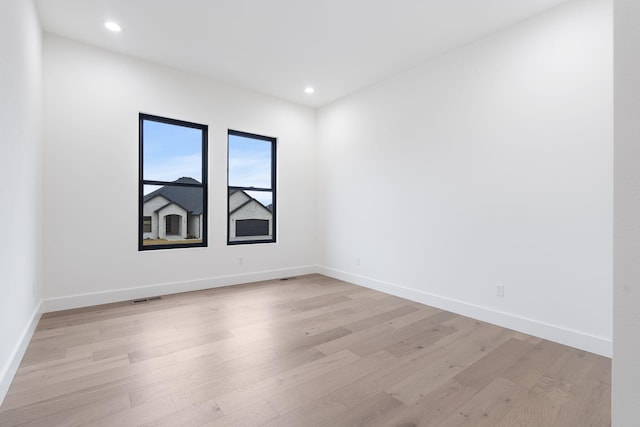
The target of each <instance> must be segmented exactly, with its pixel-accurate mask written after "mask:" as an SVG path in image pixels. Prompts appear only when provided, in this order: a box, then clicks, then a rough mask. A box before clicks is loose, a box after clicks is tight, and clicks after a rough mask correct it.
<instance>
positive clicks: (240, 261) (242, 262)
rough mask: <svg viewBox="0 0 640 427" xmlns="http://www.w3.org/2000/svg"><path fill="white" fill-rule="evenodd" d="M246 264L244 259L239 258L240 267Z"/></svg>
mask: <svg viewBox="0 0 640 427" xmlns="http://www.w3.org/2000/svg"><path fill="white" fill-rule="evenodd" d="M242 264H244V258H242V257H240V258H238V265H242Z"/></svg>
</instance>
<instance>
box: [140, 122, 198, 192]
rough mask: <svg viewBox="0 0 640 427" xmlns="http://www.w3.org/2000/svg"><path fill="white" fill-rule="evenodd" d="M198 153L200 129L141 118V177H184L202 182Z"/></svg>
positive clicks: (163, 178)
mask: <svg viewBox="0 0 640 427" xmlns="http://www.w3.org/2000/svg"><path fill="white" fill-rule="evenodd" d="M178 142H179V143H178ZM201 153H202V132H201V131H200V130H199V129H194V128H188V127H184V126H175V125H171V124H167V123H159V122H154V121H150V120H145V121H144V179H148V180H155V181H175V180H176V179H178V178H181V177H183V176H186V177H191V178H193V179H196V180H198V181H202V156H201Z"/></svg>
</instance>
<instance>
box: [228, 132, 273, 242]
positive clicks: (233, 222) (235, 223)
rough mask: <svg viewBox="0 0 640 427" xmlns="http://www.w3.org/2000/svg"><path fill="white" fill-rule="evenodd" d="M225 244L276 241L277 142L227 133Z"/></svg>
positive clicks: (256, 136) (237, 133) (255, 136)
mask: <svg viewBox="0 0 640 427" xmlns="http://www.w3.org/2000/svg"><path fill="white" fill-rule="evenodd" d="M228 155H229V162H228V168H229V176H228V185H229V201H228V205H229V211H228V230H227V232H228V239H227V241H228V243H229V244H239V243H264V242H275V241H276V225H275V224H276V222H275V217H276V203H275V199H276V198H275V188H276V186H275V176H276V167H275V166H276V139H275V138H270V137H266V136H260V135H254V134H250V133H246V132H238V131H234V130H229V135H228Z"/></svg>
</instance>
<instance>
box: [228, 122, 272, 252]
mask: <svg viewBox="0 0 640 427" xmlns="http://www.w3.org/2000/svg"><path fill="white" fill-rule="evenodd" d="M231 135H234V136H239V137H243V138H250V139H257V140H261V141H266V142H269V143H271V188H263V187H238V186H231V185H229V137H230V136H231ZM277 142H278V139H277V138H275V137H271V136H265V135H258V134H255V133H249V132H243V131H238V130H233V129H228V131H227V245H229V246H231V245H250V244H257V243H276V241H277V233H276V222H277V221H276V218H277V216H276V205H277V202H276V201H277V197H276V166H277V155H276V154H277ZM233 190H241V191H264V192H270V193H271V209H270V211H271V238H270V239H252V240H231V212H230V210H229V199H230V197H231V193H232V191H233Z"/></svg>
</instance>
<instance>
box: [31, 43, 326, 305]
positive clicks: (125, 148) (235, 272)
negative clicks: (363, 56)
mask: <svg viewBox="0 0 640 427" xmlns="http://www.w3.org/2000/svg"><path fill="white" fill-rule="evenodd" d="M204 54H215V52H208V53H204ZM139 112H144V113H149V114H155V115H159V116H165V117H170V118H175V119H181V120H187V121H192V122H196V123H204V124H208V125H209V247H208V248H188V249H175V250H159V251H146V252H138V249H137V232H138V231H137V230H138V229H137V227H138V224H137V215H138V193H137V180H138V113H139ZM44 116H45V124H44V126H45V127H44V131H45V149H44V153H45V156H46V161H45V165H44V241H45V245H46V258H45V260H44V277H45V278H46V281H45V288H44V294H45V297H46V298H47V301H45V308H46V309H47V310H55V309H60V308H66V307H73V306H80V305H87V304H95V303H99V302H106V301H110V300H121V299H126V298H133V297H141V296H144V295H149V294H152V295H153V294H158V293H167V292H177V291H182V290H191V289H200V288H208V287H211V286H217V285H222V284H232V283H240V282H246V281H251V280H257V279H263V278H269V277H281V276H289V275H294V274H301V273H305V272H311V271H313V265H314V262H315V229H314V227H313V226H312V224H314V223H315V208H314V206H315V195H314V192H313V189H314V188H315V159H314V150H315V148H314V147H315V144H316V141H315V132H316V128H315V126H316V122H315V110H313V109H311V108H307V107H301V106H297V105H294V104H291V103H287V102H283V101H279V100H276V99H273V98H269V97H265V96H262V95H258V94H255V93H252V92H248V91H244V90H240V89H234V88H231V87H228V86H224V85H219V84H216V83H215V82H213V81H211V80H208V79H205V78H201V77H198V76H195V75H192V74H187V73H184V72H181V71H177V70H174V69H170V68H166V67H162V66H158V65H155V64H152V63H149V62H144V61H141V60H136V59H132V58H129V57H126V56H122V55H119V54H115V53H112V52H109V51H105V50H101V49H98V48H93V47H89V46H86V45H82V44H78V43H75V42H72V41H69V40H66V39H63V38H59V37H55V36H50V35H45V38H44ZM229 128H231V129H235V130H240V131H245V132H251V133H256V134H261V135H266V136H273V137H277V138H278V171H277V173H278V181H277V182H278V218H277V221H278V242H277V243H275V244H260V245H247V246H244V245H243V246H231V247H228V246H227V245H226V238H227V232H226V218H227V211H226V204H227V203H226V194H227V188H226V183H227V178H226V173H227V166H226V147H227V130H228V129H229ZM239 258H242V262H240V260H239ZM146 287H150V288H146Z"/></svg>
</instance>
